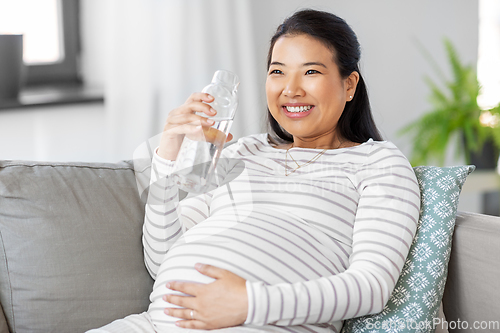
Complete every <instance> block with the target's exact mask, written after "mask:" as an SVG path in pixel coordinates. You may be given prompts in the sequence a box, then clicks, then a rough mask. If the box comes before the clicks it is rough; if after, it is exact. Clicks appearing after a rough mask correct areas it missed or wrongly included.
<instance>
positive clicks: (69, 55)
mask: <svg viewBox="0 0 500 333" xmlns="http://www.w3.org/2000/svg"><path fill="white" fill-rule="evenodd" d="M60 4H61V21H62V26H61V28H62V40H63V49H64V51H63V53H64V59H63V60H62V61H58V62H56V63H51V64H33V65H26V85H27V86H34V85H53V84H82V79H81V75H80V70H79V63H80V59H79V58H80V51H81V44H80V6H79V0H60Z"/></svg>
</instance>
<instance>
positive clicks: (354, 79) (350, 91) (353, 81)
mask: <svg viewBox="0 0 500 333" xmlns="http://www.w3.org/2000/svg"><path fill="white" fill-rule="evenodd" d="M358 82H359V73H358V72H356V71H354V72H352V73H351V74H350V75H349V76H348V77H347V79H346V80H345V85H346V88H347V90H346V100H347V101H351V100H352V99H353V98H354V94H355V93H356V87H357V86H358Z"/></svg>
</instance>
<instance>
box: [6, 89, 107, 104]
mask: <svg viewBox="0 0 500 333" xmlns="http://www.w3.org/2000/svg"><path fill="white" fill-rule="evenodd" d="M102 102H104V93H103V89H102V88H95V87H88V86H85V85H82V84H76V83H70V84H64V85H50V86H28V87H26V88H24V89H23V90H21V93H20V94H19V99H18V100H1V99H0V110H2V109H3V110H5V109H19V108H34V107H45V106H55V105H64V104H81V103H102Z"/></svg>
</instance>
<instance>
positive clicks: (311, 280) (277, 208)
mask: <svg viewBox="0 0 500 333" xmlns="http://www.w3.org/2000/svg"><path fill="white" fill-rule="evenodd" d="M321 151H322V150H320V149H309V148H292V149H290V150H289V153H288V154H287V152H286V150H284V149H276V148H274V147H273V146H272V145H271V144H269V142H268V140H267V134H259V135H252V136H248V137H245V138H242V139H240V140H238V142H237V143H235V144H233V145H230V146H229V147H227V148H225V149H224V150H223V152H222V155H221V158H220V160H219V164H218V166H217V171H218V174H217V177H218V178H217V180H218V181H219V184H221V185H219V186H218V187H217V188H216V189H214V190H212V191H210V192H208V193H205V194H199V195H191V194H189V195H188V196H187V197H186V198H184V199H183V200H181V201H179V191H178V189H177V187H176V185H175V184H174V181H173V180H172V177H170V174H171V172H172V171H171V170H172V167H173V162H171V161H166V160H163V159H161V158H160V157H159V156H157V155H155V156H154V158H153V168H152V175H151V184H150V192H149V196H148V202H147V205H146V216H145V223H144V232H143V243H144V250H145V261H146V266H147V268H148V270H149V272H150V274H151V275H152V276H153V278H155V280H156V281H155V284H154V288H153V292H152V293H151V296H150V300H151V304H150V307H149V310H148V313H149V314H150V315H151V317H152V320H153V322H154V323H155V325H156V326H157V328H158V329H159V330H160V331H161V332H163V331H165V332H168V331H169V328H172V327H175V326H174V322H175V321H176V320H178V318H173V317H169V316H167V315H165V314H164V312H163V310H164V309H165V308H166V307H168V306H172V305H171V304H169V303H167V302H165V301H163V300H162V296H163V295H165V294H167V293H174V291H171V290H169V289H167V288H166V286H165V284H166V282H167V281H169V280H182V281H192V282H200V283H209V282H211V281H213V279H212V278H210V277H207V276H204V275H202V274H200V273H199V272H198V271H196V270H195V269H194V264H195V263H197V262H202V263H206V264H210V265H214V266H217V267H220V268H224V269H227V270H230V271H232V272H233V273H235V274H237V275H239V276H241V277H243V278H244V279H246V280H247V282H246V287H247V295H248V300H249V303H248V316H247V319H246V321H245V324H244V325H243V326H240V327H239V328H233V331H238V332H239V331H242V332H243V331H244V332H257V331H259V332H262V331H269V332H340V329H341V327H342V320H344V319H346V318H352V317H357V316H362V315H366V314H371V313H377V312H380V311H381V310H382V309H383V307H384V306H385V304H386V303H387V301H388V299H389V296H390V295H391V292H392V290H393V289H394V286H395V284H396V281H397V279H398V276H399V274H400V271H401V269H402V267H403V264H404V262H405V259H406V256H407V254H408V251H409V247H410V244H411V241H412V238H413V236H414V234H415V230H416V226H417V221H418V215H419V208H420V192H419V188H418V185H417V181H416V178H415V174H414V172H413V169H412V168H411V166H410V164H409V162H408V161H407V159H406V158H405V156H404V155H403V154H402V153H401V152H400V151H399V150H398V148H397V147H396V146H394V144H392V143H390V142H386V141H384V142H379V141H373V140H371V139H370V140H369V141H367V142H365V143H362V144H360V145H358V146H354V147H348V148H340V149H332V150H327V151H326V152H325V153H324V154H323V155H321V156H320V157H319V158H318V159H317V160H315V161H314V162H312V163H309V164H307V165H304V166H302V167H300V168H298V169H297V170H296V171H295V172H293V173H291V174H289V175H288V176H286V175H285V169H286V168H289V171H292V170H293V169H295V167H296V166H297V164H295V163H298V165H303V164H306V163H307V162H308V161H310V160H311V159H313V158H314V157H315V156H317V155H318V153H320V152H321ZM295 161H296V162H295ZM225 330H227V329H225Z"/></svg>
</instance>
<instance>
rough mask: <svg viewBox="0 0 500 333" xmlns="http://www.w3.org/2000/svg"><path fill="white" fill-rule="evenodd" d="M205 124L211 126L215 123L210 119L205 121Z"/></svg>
mask: <svg viewBox="0 0 500 333" xmlns="http://www.w3.org/2000/svg"><path fill="white" fill-rule="evenodd" d="M205 122H206V123H207V124H209V125H213V124H215V121H213V120H212V119H207V120H205Z"/></svg>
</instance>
